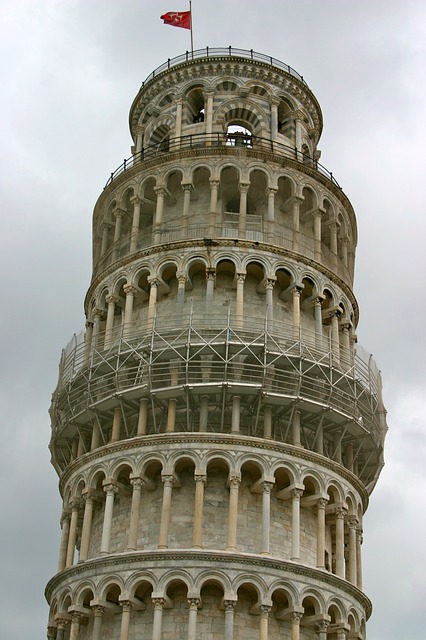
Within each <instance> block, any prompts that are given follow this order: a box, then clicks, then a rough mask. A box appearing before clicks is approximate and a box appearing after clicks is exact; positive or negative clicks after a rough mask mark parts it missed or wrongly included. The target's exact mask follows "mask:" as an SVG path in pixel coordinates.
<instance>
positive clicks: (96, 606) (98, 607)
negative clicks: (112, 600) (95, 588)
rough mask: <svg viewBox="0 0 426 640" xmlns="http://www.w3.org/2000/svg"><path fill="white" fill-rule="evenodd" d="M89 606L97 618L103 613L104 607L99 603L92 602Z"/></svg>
mask: <svg viewBox="0 0 426 640" xmlns="http://www.w3.org/2000/svg"><path fill="white" fill-rule="evenodd" d="M90 608H91V610H92V611H93V615H94V616H96V617H97V618H99V617H100V616H102V615H103V614H104V613H105V607H104V606H103V605H101V604H93V605H91V606H90Z"/></svg>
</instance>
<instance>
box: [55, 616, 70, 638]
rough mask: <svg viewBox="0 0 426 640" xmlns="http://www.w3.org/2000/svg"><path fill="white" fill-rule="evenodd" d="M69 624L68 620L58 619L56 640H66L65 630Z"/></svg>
mask: <svg viewBox="0 0 426 640" xmlns="http://www.w3.org/2000/svg"><path fill="white" fill-rule="evenodd" d="M67 624H68V618H61V617H58V618H56V628H57V632H56V640H64V635H65V628H66V626H67Z"/></svg>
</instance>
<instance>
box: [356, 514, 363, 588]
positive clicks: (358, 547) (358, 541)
mask: <svg viewBox="0 0 426 640" xmlns="http://www.w3.org/2000/svg"><path fill="white" fill-rule="evenodd" d="M361 545H362V527H361V526H358V528H357V530H356V586H357V587H358V589H361V590H362V562H361Z"/></svg>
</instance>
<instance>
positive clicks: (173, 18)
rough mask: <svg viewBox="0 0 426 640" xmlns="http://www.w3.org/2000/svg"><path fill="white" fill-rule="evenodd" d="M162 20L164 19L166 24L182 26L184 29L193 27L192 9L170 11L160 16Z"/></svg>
mask: <svg viewBox="0 0 426 640" xmlns="http://www.w3.org/2000/svg"><path fill="white" fill-rule="evenodd" d="M160 19H161V20H164V24H169V25H170V26H172V27H182V29H190V28H191V12H190V11H169V13H165V14H164V15H162V16H160Z"/></svg>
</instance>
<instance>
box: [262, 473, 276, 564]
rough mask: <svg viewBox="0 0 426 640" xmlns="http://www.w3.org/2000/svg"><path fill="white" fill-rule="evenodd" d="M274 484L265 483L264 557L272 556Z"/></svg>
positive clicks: (263, 517)
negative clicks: (272, 494) (271, 528)
mask: <svg viewBox="0 0 426 640" xmlns="http://www.w3.org/2000/svg"><path fill="white" fill-rule="evenodd" d="M272 487H273V483H272V482H264V483H263V493H262V549H261V552H260V553H261V555H262V556H270V555H271V553H270V546H269V544H270V540H269V538H270V536H269V533H270V525H271V490H272Z"/></svg>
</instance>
